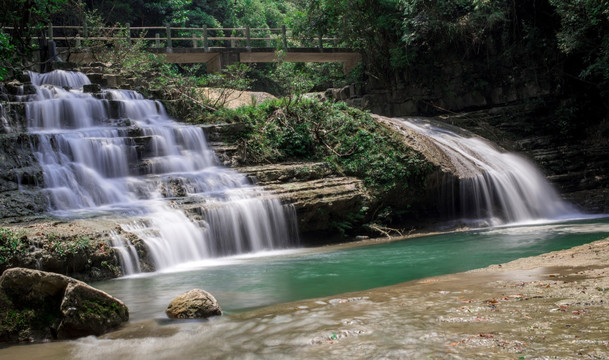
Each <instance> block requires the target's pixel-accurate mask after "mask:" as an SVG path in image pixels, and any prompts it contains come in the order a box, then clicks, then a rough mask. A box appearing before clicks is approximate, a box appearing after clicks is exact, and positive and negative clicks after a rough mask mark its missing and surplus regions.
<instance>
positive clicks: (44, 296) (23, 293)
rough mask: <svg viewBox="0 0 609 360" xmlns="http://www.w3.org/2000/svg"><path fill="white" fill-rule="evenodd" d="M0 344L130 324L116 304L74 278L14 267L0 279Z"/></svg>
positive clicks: (96, 332) (73, 335) (121, 306)
mask: <svg viewBox="0 0 609 360" xmlns="http://www.w3.org/2000/svg"><path fill="white" fill-rule="evenodd" d="M0 319H1V322H0V341H41V340H52V339H72V338H77V337H81V336H88V335H101V334H103V333H106V332H108V331H110V330H112V329H114V328H116V327H118V326H119V325H121V324H122V323H123V322H125V321H127V320H129V310H128V309H127V306H125V304H123V303H122V302H121V301H120V300H118V299H116V298H114V297H112V296H110V295H108V294H106V293H105V292H103V291H101V290H98V289H95V288H93V287H91V286H89V285H87V284H85V283H83V282H81V281H78V280H76V279H73V278H70V277H67V276H64V275H60V274H55V273H49V272H44V271H38V270H31V269H24V268H13V269H8V270H6V271H5V272H4V273H3V274H2V276H1V277H0Z"/></svg>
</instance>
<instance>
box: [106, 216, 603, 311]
mask: <svg viewBox="0 0 609 360" xmlns="http://www.w3.org/2000/svg"><path fill="white" fill-rule="evenodd" d="M608 236H609V220H608V219H600V220H599V219H595V220H588V221H578V222H568V223H556V224H546V225H537V226H520V227H506V228H496V229H486V230H477V231H467V232H459V233H450V234H443V235H435V236H428V237H420V238H414V239H409V240H404V241H397V242H391V243H385V244H381V245H372V246H364V247H353V248H347V249H342V250H332V248H331V247H326V248H315V249H299V250H294V251H288V252H281V253H279V254H268V255H263V256H257V257H237V258H230V259H220V260H213V261H210V262H209V263H210V264H205V263H203V264H192V266H191V267H190V268H186V269H187V270H184V271H177V272H171V273H162V274H160V273H155V274H151V275H146V276H142V277H134V278H122V279H117V280H113V281H107V282H102V283H97V284H94V286H96V287H98V288H101V289H102V290H105V291H107V292H108V293H110V294H112V295H114V296H116V297H118V298H119V299H122V300H123V301H124V302H125V303H126V304H127V305H128V306H129V309H130V312H131V319H132V320H141V319H147V318H165V315H164V313H163V311H164V309H165V308H166V306H167V304H168V303H169V302H170V301H171V299H172V298H174V297H175V296H177V295H179V294H180V293H182V292H184V291H188V290H190V289H193V288H202V289H205V290H207V291H209V292H210V293H212V294H213V295H214V296H215V297H216V298H217V299H218V301H219V303H220V305H221V306H222V308H223V310H224V311H225V313H234V312H241V311H245V310H248V309H253V308H257V307H261V306H266V305H271V304H277V303H283V302H288V301H294V300H300V299H306V298H315V297H322V296H330V295H335V294H340V293H345V292H350V291H358V290H365V289H371V288H375V287H381V286H387V285H393V284H397V283H400V282H405V281H409V280H414V279H420V278H423V277H428V276H435V275H441V274H448V273H455V272H461V271H466V270H471V269H476V268H481V267H485V266H488V265H491V264H499V263H505V262H507V261H510V260H514V259H517V258H521V257H527V256H533V255H538V254H541V253H545V252H550V251H554V250H560V249H566V248H570V247H573V246H577V245H581V244H585V243H588V242H591V241H595V240H600V239H603V238H606V237H608Z"/></svg>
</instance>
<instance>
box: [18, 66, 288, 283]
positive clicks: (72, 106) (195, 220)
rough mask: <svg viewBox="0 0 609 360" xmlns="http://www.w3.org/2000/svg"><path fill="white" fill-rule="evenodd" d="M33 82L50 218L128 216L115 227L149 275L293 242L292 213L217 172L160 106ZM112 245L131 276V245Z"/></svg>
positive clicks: (32, 114) (207, 154)
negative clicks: (148, 259)
mask: <svg viewBox="0 0 609 360" xmlns="http://www.w3.org/2000/svg"><path fill="white" fill-rule="evenodd" d="M31 79H32V83H33V84H34V85H37V86H38V89H37V93H36V95H35V96H31V97H30V98H28V99H27V100H28V103H27V105H26V114H27V119H28V126H29V130H30V131H31V132H33V133H36V134H38V135H39V141H38V144H37V148H36V149H35V154H36V157H37V159H38V161H39V162H40V164H41V166H42V168H43V171H44V184H45V191H46V192H47V194H48V197H49V208H50V210H52V211H54V212H56V213H57V214H60V215H67V216H72V215H74V214H80V213H83V212H93V213H100V212H111V213H115V212H119V213H120V214H122V215H131V216H132V217H131V219H134V220H129V221H130V222H128V223H125V224H122V225H121V227H122V229H123V230H124V231H126V232H131V233H134V234H135V235H138V236H139V237H140V238H141V239H143V240H144V241H145V243H146V245H147V247H148V248H149V249H150V252H151V255H152V258H153V260H154V262H155V265H156V269H157V270H161V269H166V268H169V267H172V266H176V265H179V264H181V263H185V262H192V261H200V260H202V259H206V258H210V257H217V256H226V255H232V254H239V253H246V252H257V251H263V250H270V249H276V248H284V247H288V246H292V245H294V243H295V242H296V241H297V233H296V232H295V231H294V229H295V227H294V223H293V222H294V216H293V214H292V210H291V209H290V208H289V207H286V206H283V205H281V204H280V202H279V201H278V200H276V199H269V198H267V194H265V193H264V192H263V191H262V190H261V189H259V188H257V187H254V186H251V185H250V184H249V183H248V181H247V179H246V177H245V176H244V175H242V174H239V173H237V172H234V171H232V170H229V169H226V168H224V167H221V166H219V165H218V162H217V159H216V157H215V154H214V153H213V151H211V150H210V149H209V148H208V146H207V143H206V140H205V135H204V133H203V131H202V130H201V129H200V128H198V127H194V126H187V125H183V124H178V123H176V122H174V121H172V120H171V119H170V118H169V117H168V116H167V114H166V113H165V109H164V108H163V106H162V104H161V103H159V102H157V101H152V100H147V99H144V98H143V97H142V96H141V95H140V94H138V93H136V92H133V91H128V90H105V91H104V92H103V93H102V96H101V98H96V97H94V96H93V95H91V94H87V93H83V92H82V90H81V89H69V90H66V89H64V88H63V87H82V86H83V85H84V84H88V83H89V80H88V79H87V78H86V76H85V75H84V74H81V73H72V72H66V71H57V72H53V73H50V74H44V75H41V74H36V73H32V74H31ZM180 203H183V204H185V205H186V206H187V207H188V208H189V211H183V210H179V209H178V206H177V205H180ZM201 204H203V205H204V206H201ZM114 241H115V243H116V246H117V248H118V249H119V253H120V254H121V257H122V258H123V267H124V269H123V270H124V272H125V273H126V274H130V273H134V272H137V271H138V269H139V267H138V264H137V259H134V257H136V256H137V253H136V252H135V251H134V249H133V248H132V245H131V244H130V243H129V242H128V240H126V239H124V238H121V237H120V236H119V235H118V234H115V237H114Z"/></svg>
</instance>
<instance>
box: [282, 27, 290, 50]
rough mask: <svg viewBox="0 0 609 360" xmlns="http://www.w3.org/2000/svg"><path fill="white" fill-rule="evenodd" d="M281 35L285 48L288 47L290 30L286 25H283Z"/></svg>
mask: <svg viewBox="0 0 609 360" xmlns="http://www.w3.org/2000/svg"><path fill="white" fill-rule="evenodd" d="M281 37H282V38H283V48H284V49H287V48H288V31H287V30H286V28H285V25H281Z"/></svg>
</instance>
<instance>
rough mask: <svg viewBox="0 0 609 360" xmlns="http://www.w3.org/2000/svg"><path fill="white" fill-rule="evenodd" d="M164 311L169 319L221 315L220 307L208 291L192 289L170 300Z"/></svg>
mask: <svg viewBox="0 0 609 360" xmlns="http://www.w3.org/2000/svg"><path fill="white" fill-rule="evenodd" d="M165 313H166V314H167V316H168V317H170V318H171V319H203V318H208V317H210V316H216V315H222V309H220V305H219V304H218V301H216V299H215V298H214V297H213V296H212V295H211V294H210V293H208V292H207V291H205V290H201V289H194V290H190V291H188V292H186V293H184V294H182V295H180V296H178V297H176V298H175V299H173V300H171V302H170V303H169V306H167V310H165Z"/></svg>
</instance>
